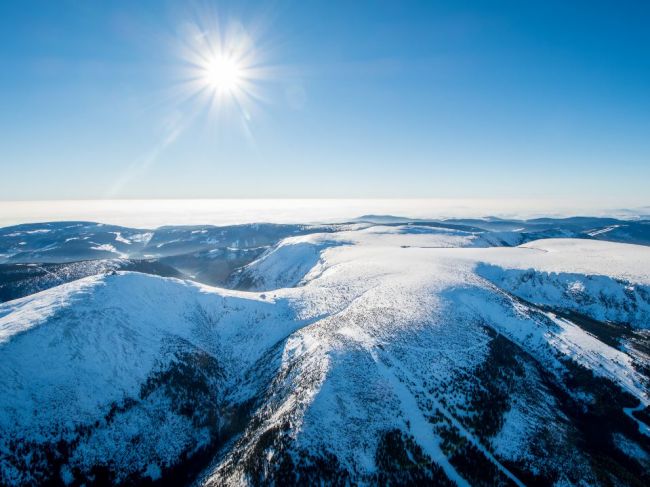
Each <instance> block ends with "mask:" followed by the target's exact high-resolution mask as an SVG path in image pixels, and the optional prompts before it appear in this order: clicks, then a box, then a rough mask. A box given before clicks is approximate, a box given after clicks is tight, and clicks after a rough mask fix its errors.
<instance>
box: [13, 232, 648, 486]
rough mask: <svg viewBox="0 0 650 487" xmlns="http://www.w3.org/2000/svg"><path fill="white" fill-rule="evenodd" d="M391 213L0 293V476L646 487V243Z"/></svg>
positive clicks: (75, 481)
mask: <svg viewBox="0 0 650 487" xmlns="http://www.w3.org/2000/svg"><path fill="white" fill-rule="evenodd" d="M391 223H395V224H390V225H375V224H366V223H359V224H353V225H346V226H341V227H337V228H326V229H325V230H326V231H325V232H323V228H312V229H311V230H309V231H308V230H306V229H301V233H300V234H297V235H290V236H285V237H284V238H281V239H278V240H277V241H274V242H271V241H270V240H269V239H267V240H266V241H265V242H266V243H265V245H266V247H265V249H263V251H262V252H260V253H259V254H257V255H256V256H255V257H252V259H251V260H250V261H249V262H246V263H245V264H243V265H242V267H240V268H239V269H237V270H235V272H233V273H232V274H231V276H230V277H229V279H228V283H229V284H230V285H232V286H233V287H237V288H238V289H240V290H227V289H223V288H216V287H209V286H206V285H201V284H198V283H194V282H190V281H184V280H179V279H175V278H165V277H160V276H155V275H146V274H142V273H135V272H125V271H121V270H112V271H111V272H109V273H102V274H100V275H96V276H90V277H84V278H82V279H78V280H74V281H72V282H68V283H65V284H62V285H58V286H55V287H52V288H50V289H46V290H43V291H41V292H37V293H35V294H31V295H29V296H26V297H22V298H20V299H15V300H11V301H8V302H5V303H3V304H0V411H2V413H1V414H0V483H3V484H41V483H44V482H61V483H64V484H68V485H81V484H82V483H102V482H113V483H133V482H136V483H138V482H145V481H147V480H153V481H157V482H160V483H167V484H170V485H177V484H183V483H189V482H196V483H198V484H205V485H241V484H250V485H258V484H264V485H293V484H296V485H297V484H299V485H311V484H321V485H334V484H336V485H354V484H357V485H369V484H371V485H372V484H381V485H384V484H392V485H404V484H429V485H431V484H440V485H453V484H456V485H512V484H514V485H524V484H525V485H528V484H541V485H551V484H556V485H572V484H575V485H579V484H581V485H594V484H603V485H610V484H615V485H647V484H648V482H650V475H649V474H648V472H650V427H649V426H650V419H649V413H650V409H649V408H648V405H649V404H650V397H649V395H648V393H649V388H648V386H649V381H650V357H649V353H650V339H649V337H650V336H649V332H648V329H649V328H650V320H649V316H650V248H649V247H645V246H639V245H630V244H622V243H610V242H600V241H595V240H593V239H592V240H587V239H571V238H566V239H546V240H535V241H530V240H529V239H527V238H526V239H524V240H525V241H526V242H528V243H525V244H524V245H520V246H510V245H515V244H519V243H520V241H519V240H518V239H519V236H518V235H519V232H514V231H513V230H512V229H504V230H493V231H489V232H475V231H470V230H468V229H458V228H450V227H449V226H446V227H445V226H436V225H432V224H431V225H429V224H426V225H421V224H419V223H417V222H414V223H413V224H399V222H391ZM515 234H517V235H515ZM190 235H191V234H190ZM511 239H512V240H511ZM152 240H153V238H152ZM172 240H173V239H172ZM495 245H498V247H496V246H495ZM249 246H250V245H249ZM202 251H209V250H207V249H204V250H202Z"/></svg>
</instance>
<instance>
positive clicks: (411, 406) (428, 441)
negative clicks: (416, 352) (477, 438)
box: [370, 350, 469, 487]
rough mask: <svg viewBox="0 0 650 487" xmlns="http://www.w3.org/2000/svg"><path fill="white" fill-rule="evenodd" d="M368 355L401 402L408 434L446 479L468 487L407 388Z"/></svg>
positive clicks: (375, 356) (378, 359)
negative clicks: (436, 439)
mask: <svg viewBox="0 0 650 487" xmlns="http://www.w3.org/2000/svg"><path fill="white" fill-rule="evenodd" d="M370 355H371V356H372V358H373V359H374V361H375V363H376V365H377V369H378V370H379V372H380V373H381V375H382V376H383V377H384V378H385V379H386V381H387V382H388V383H389V384H390V385H391V387H392V390H393V392H394V393H395V395H396V396H397V398H398V399H399V401H400V402H401V404H402V411H403V412H404V413H405V414H406V415H407V419H408V421H409V423H410V424H411V426H412V427H411V429H410V433H411V434H412V435H413V437H414V438H415V441H416V442H417V444H418V445H420V447H422V449H423V450H424V451H425V453H426V454H427V455H429V456H430V457H431V459H432V460H433V461H434V462H436V463H437V464H438V465H440V467H442V469H443V470H444V472H445V474H446V475H447V477H448V478H449V479H450V480H452V481H454V482H455V483H456V485H459V486H461V487H469V483H468V482H467V480H465V479H464V478H463V477H461V476H460V474H459V473H458V472H457V471H456V469H455V468H454V467H453V465H451V463H449V460H448V459H447V456H446V455H445V454H444V453H443V451H442V450H441V449H440V444H439V442H437V441H435V439H434V437H433V435H432V434H431V433H430V432H431V429H432V426H431V424H430V423H429V422H428V421H427V420H426V418H425V417H424V415H423V414H422V412H421V411H420V408H419V406H418V404H417V401H416V400H415V398H414V397H413V394H411V392H410V391H409V390H408V387H406V386H405V385H404V384H403V383H402V382H401V381H400V380H399V379H398V378H397V377H395V374H393V372H392V371H391V370H390V368H389V367H387V366H386V365H385V364H384V363H383V362H382V360H381V359H380V358H379V357H378V356H377V354H376V353H375V352H374V351H372V350H370Z"/></svg>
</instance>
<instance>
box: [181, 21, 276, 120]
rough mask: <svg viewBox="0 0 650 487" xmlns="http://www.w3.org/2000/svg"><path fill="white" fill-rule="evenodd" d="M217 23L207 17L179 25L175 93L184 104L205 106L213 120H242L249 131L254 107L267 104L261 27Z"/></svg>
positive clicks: (268, 72)
mask: <svg viewBox="0 0 650 487" xmlns="http://www.w3.org/2000/svg"><path fill="white" fill-rule="evenodd" d="M219 20H220V19H219V17H218V16H216V15H214V14H210V13H209V12H206V13H203V14H201V15H197V16H196V21H194V22H186V23H184V24H183V25H182V29H180V30H179V34H180V35H179V37H178V41H179V42H178V43H177V44H176V45H177V47H178V49H179V52H178V56H179V59H180V60H181V61H182V67H181V70H182V71H181V80H180V83H179V84H178V85H177V89H178V90H179V91H178V92H179V94H180V95H181V96H182V97H183V99H185V100H193V101H194V102H196V103H197V105H196V106H197V107H200V108H201V109H202V108H203V107H208V110H209V113H210V114H211V115H213V116H214V117H215V118H216V119H219V120H223V119H231V120H235V118H234V117H240V120H243V121H244V125H245V126H246V127H247V126H248V123H249V121H250V120H251V116H252V113H254V112H257V108H258V104H259V103H260V102H264V101H266V96H264V95H263V94H262V93H263V86H262V85H263V84H264V83H266V82H268V81H269V77H270V76H272V74H271V73H272V71H273V69H274V68H273V67H272V66H269V65H268V64H267V62H265V61H267V60H266V59H265V55H266V54H268V47H263V48H262V49H260V42H261V38H260V36H261V34H262V32H261V31H260V30H259V28H253V29H247V28H245V27H244V25H243V24H242V23H240V22H236V21H229V22H226V23H223V22H220V21H219Z"/></svg>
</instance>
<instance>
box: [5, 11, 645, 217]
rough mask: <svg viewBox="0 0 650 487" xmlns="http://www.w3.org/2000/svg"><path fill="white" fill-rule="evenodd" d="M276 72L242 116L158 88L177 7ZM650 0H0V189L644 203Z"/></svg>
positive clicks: (168, 87) (170, 85) (167, 65)
mask: <svg viewBox="0 0 650 487" xmlns="http://www.w3.org/2000/svg"><path fill="white" fill-rule="evenodd" d="M205 12H210V13H211V14H214V12H217V13H218V15H219V19H220V20H219V21H220V22H221V23H223V24H228V23H229V22H232V21H239V22H241V23H242V25H243V26H244V28H245V29H247V30H249V31H250V32H252V33H253V34H254V38H255V40H256V46H257V48H258V51H259V60H260V62H261V63H262V64H264V65H266V66H272V67H274V68H276V69H275V70H274V76H273V77H272V78H271V79H265V80H262V81H261V82H260V83H259V89H260V90H262V93H263V95H264V100H263V101H261V102H259V103H256V104H255V106H254V107H253V108H254V109H252V110H251V111H250V117H249V119H246V120H245V119H243V118H242V116H241V114H239V113H235V112H233V111H231V112H229V113H227V114H220V115H218V116H215V115H214V114H210V113H209V112H208V110H207V109H206V107H202V106H201V104H200V101H198V100H196V99H193V100H189V101H180V100H178V99H177V97H175V96H170V93H175V91H174V89H175V86H176V85H177V82H178V79H179V73H180V72H181V71H182V63H183V59H181V58H179V56H178V49H176V47H177V46H176V44H179V43H180V36H181V35H180V34H179V32H181V31H182V28H183V26H184V25H187V22H198V23H199V24H207V25H205V27H209V23H210V21H209V19H211V18H212V15H210V16H208V15H205V16H203V17H202V15H203V14H204V13H205ZM649 25H650V3H648V2H644V1H635V2H632V1H616V2H614V1H611V2H599V1H589V2H581V1H570V2H568V1H544V2H541V1H540V2H533V1H531V2H528V1H526V2H522V1H511V2H510V1H492V2H488V1H485V2H484V1H473V2H457V1H433V0H432V1H427V2H409V1H404V2H396V1H386V2H382V1H378V2H363V1H354V2H351V1H341V2H335V1H322V2H315V1H314V2H311V1H310V2H302V1H291V2H288V1H277V2H265V3H254V2H238V3H230V4H229V3H225V2H213V3H208V2H202V3H197V4H196V5H195V6H194V7H187V5H186V4H185V3H182V2H179V3H175V2H160V1H143V2H137V3H136V2H130V1H117V2H116V1H113V2H86V1H77V2H71V1H62V2H49V1H48V2H31V1H24V2H2V3H1V4H0V63H1V65H0V71H1V74H0V107H1V109H0V169H1V172H0V199H2V200H14V199H69V198H71V199H83V198H109V197H110V198H220V197H229V198H232V197H283V198H288V197H297V198H304V197H348V198H349V197H352V198H356V197H360V198H370V197H388V198H395V197H425V198H429V197H433V198H456V197H458V198H467V197H478V198H486V197H487V198H491V197H498V198H522V197H523V198H529V197H532V198H569V197H570V198H583V197H584V198H590V199H593V198H594V197H600V196H602V197H603V198H604V199H607V201H608V203H609V204H612V205H616V204H620V205H642V204H648V203H649V196H648V194H650V192H649V191H648V186H649V183H650V29H649V28H648V26H649Z"/></svg>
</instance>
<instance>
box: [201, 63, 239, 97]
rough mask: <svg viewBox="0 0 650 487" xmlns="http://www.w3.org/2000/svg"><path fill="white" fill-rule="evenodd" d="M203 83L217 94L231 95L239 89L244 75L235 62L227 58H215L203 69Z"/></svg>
mask: <svg viewBox="0 0 650 487" xmlns="http://www.w3.org/2000/svg"><path fill="white" fill-rule="evenodd" d="M203 76H204V81H205V83H206V84H207V85H208V86H209V87H211V88H212V89H214V90H216V91H217V92H219V93H228V94H232V93H234V92H235V91H237V90H238V89H240V88H241V85H242V81H243V77H244V73H243V68H242V66H241V65H239V64H238V63H237V60H235V59H233V58H232V57H229V56H224V55H219V56H215V57H214V58H213V59H210V60H208V61H207V62H206V64H205V67H204V73H203Z"/></svg>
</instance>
